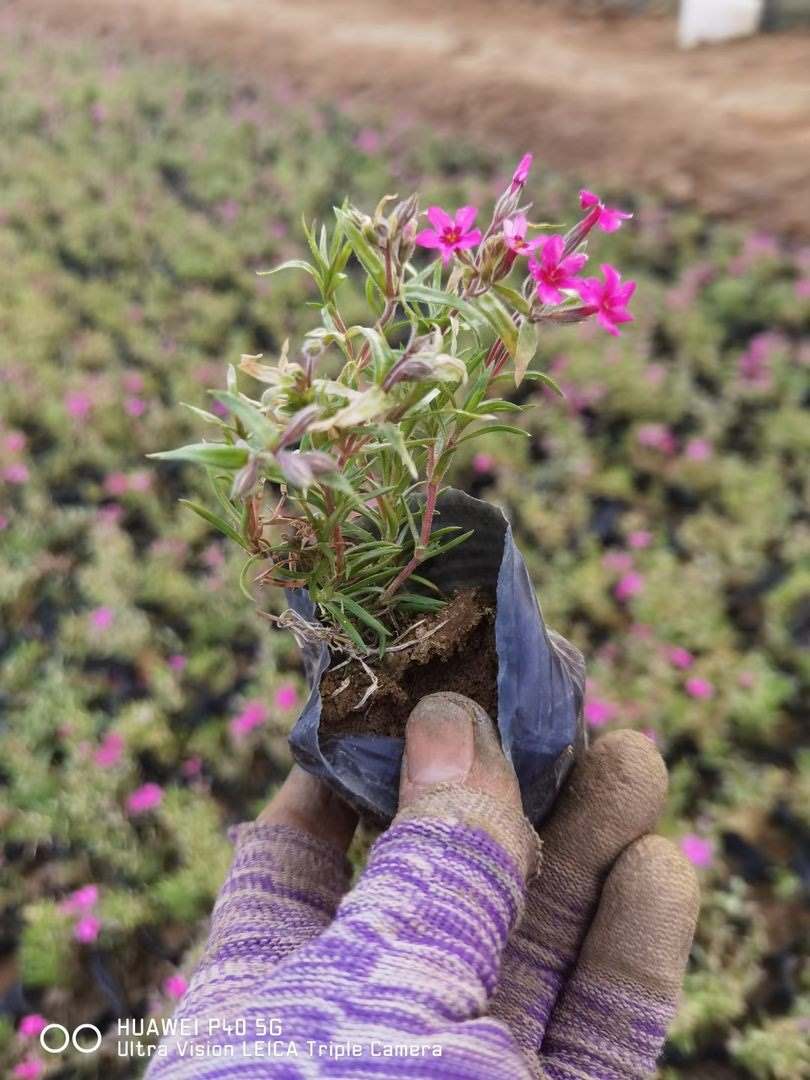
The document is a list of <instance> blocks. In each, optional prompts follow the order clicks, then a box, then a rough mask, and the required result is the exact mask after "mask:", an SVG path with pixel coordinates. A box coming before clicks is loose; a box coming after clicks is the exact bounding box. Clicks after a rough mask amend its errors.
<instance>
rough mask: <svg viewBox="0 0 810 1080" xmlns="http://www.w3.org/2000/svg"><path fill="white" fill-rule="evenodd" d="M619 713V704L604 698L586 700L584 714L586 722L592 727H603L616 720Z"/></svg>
mask: <svg viewBox="0 0 810 1080" xmlns="http://www.w3.org/2000/svg"><path fill="white" fill-rule="evenodd" d="M618 713H619V709H618V706H616V705H614V704H613V703H612V702H611V701H605V700H604V698H589V699H588V700H587V701H586V702H585V708H584V710H583V714H584V716H585V722H586V723H587V724H590V726H591V727H602V726H603V725H604V724H609V723H610V721H611V720H614V719H615V718H616V716H617V715H618Z"/></svg>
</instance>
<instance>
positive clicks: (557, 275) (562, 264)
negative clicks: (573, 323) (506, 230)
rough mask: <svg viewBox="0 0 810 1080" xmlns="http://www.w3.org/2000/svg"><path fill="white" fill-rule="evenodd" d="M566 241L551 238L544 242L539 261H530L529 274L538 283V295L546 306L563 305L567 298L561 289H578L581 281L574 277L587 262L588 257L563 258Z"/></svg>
mask: <svg viewBox="0 0 810 1080" xmlns="http://www.w3.org/2000/svg"><path fill="white" fill-rule="evenodd" d="M564 250H565V240H564V239H563V238H562V237H561V236H559V235H556V236H549V237H547V238H546V239H545V241H544V242H543V246H542V249H541V252H540V258H539V260H538V259H536V258H534V257H532V258H530V259H529V272H530V273H531V275H532V277H533V278H534V280H535V281H536V282H537V295H538V296H539V297H540V299H541V300H542V301H543V303H544V304H561V303H562V302H563V300H564V299H565V297H564V296H563V294H562V293H561V292H560V290H561V289H577V288H579V286H580V284H581V281H580V279H579V278H577V277H575V276H574V275H575V274H577V273H579V271H580V270H581V269H582V267H583V266H584V265H585V263H586V262H587V259H588V256H587V255H581V254H580V255H567V256H566V257H565V258H563V251H564Z"/></svg>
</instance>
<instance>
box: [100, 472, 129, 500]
mask: <svg viewBox="0 0 810 1080" xmlns="http://www.w3.org/2000/svg"><path fill="white" fill-rule="evenodd" d="M104 491H105V492H106V493H107V494H108V495H115V496H118V495H126V493H127V492H128V491H129V477H128V476H127V474H126V473H122V472H111V473H107V475H106V476H105V477H104Z"/></svg>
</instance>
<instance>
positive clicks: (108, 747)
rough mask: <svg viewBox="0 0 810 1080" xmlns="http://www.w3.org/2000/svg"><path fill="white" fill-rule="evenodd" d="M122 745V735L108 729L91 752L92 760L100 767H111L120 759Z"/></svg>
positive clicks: (122, 750) (122, 749)
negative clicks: (97, 746)
mask: <svg viewBox="0 0 810 1080" xmlns="http://www.w3.org/2000/svg"><path fill="white" fill-rule="evenodd" d="M124 745H125V744H124V736H123V735H122V734H121V733H120V732H118V731H108V732H107V734H106V735H105V736H104V738H103V739H102V741H101V745H100V746H99V748H98V750H96V752H95V754H93V761H94V762H95V763H96V765H98V766H99V767H100V768H102V769H110V768H112V766H113V765H117V764H118V762H119V761H120V760H121V755H122V754H123V752H124Z"/></svg>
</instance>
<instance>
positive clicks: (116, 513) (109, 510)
mask: <svg viewBox="0 0 810 1080" xmlns="http://www.w3.org/2000/svg"><path fill="white" fill-rule="evenodd" d="M123 513H124V508H123V507H122V506H119V505H118V503H110V504H109V505H108V506H100V507H99V508H98V518H99V521H103V522H104V523H105V524H106V525H114V524H115V523H116V522H118V521H120V520H121V517H122V516H123Z"/></svg>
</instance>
